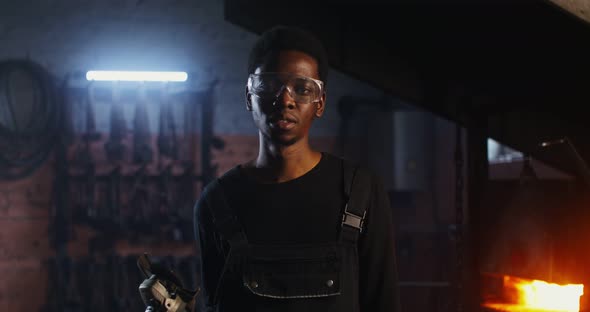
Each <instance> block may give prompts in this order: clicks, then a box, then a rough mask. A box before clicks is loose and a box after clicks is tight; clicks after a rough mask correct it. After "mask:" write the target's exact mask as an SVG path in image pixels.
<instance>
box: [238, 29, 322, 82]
mask: <svg viewBox="0 0 590 312" xmlns="http://www.w3.org/2000/svg"><path fill="white" fill-rule="evenodd" d="M285 50H296V51H300V52H303V53H305V54H308V55H309V56H311V57H313V58H314V59H315V60H316V62H317V63H318V75H319V77H320V80H322V81H323V82H324V85H325V84H327V78H328V69H329V64H328V55H327V53H326V50H325V48H324V45H323V44H322V43H321V41H320V40H319V39H318V38H317V37H316V36H314V35H313V34H311V33H310V32H308V31H306V30H304V29H301V28H297V27H293V26H283V25H279V26H275V27H273V28H271V29H269V30H267V31H265V32H264V33H263V34H262V35H261V36H260V38H259V39H258V41H256V43H255V44H254V47H253V48H252V50H251V51H250V57H249V58H248V74H252V73H254V71H255V70H256V68H257V67H259V66H261V65H264V64H265V62H267V61H268V60H269V59H271V58H272V57H275V56H276V55H277V54H278V53H279V52H281V51H285Z"/></svg>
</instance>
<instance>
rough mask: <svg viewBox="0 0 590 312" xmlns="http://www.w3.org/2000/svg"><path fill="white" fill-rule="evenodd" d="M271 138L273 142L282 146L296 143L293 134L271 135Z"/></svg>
mask: <svg viewBox="0 0 590 312" xmlns="http://www.w3.org/2000/svg"><path fill="white" fill-rule="evenodd" d="M271 139H272V141H273V142H274V143H276V144H279V145H282V146H291V145H293V144H295V143H297V141H298V139H297V137H295V136H286V135H280V134H278V135H272V136H271Z"/></svg>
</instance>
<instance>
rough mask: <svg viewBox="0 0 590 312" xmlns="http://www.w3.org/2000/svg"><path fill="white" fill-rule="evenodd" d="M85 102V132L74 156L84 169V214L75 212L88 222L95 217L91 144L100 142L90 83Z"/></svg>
mask: <svg viewBox="0 0 590 312" xmlns="http://www.w3.org/2000/svg"><path fill="white" fill-rule="evenodd" d="M85 95H86V96H85V97H84V99H85V101H84V103H85V122H86V125H85V132H84V133H83V134H82V136H81V140H82V147H81V148H78V150H77V151H76V153H75V154H74V159H75V162H76V163H77V164H78V166H80V167H82V168H84V175H85V179H84V180H85V183H84V184H83V185H84V189H83V190H82V192H81V193H82V194H83V195H82V201H83V203H84V204H83V206H84V210H85V211H84V212H85V213H80V212H77V213H76V215H78V216H79V217H80V218H81V219H83V220H86V221H88V220H89V219H92V218H95V217H96V216H97V209H96V205H95V200H96V165H95V162H94V157H93V156H92V155H93V151H92V144H93V142H96V141H98V140H100V133H98V132H97V131H96V119H95V115H94V104H93V102H94V101H93V100H94V86H93V84H92V83H90V84H89V85H88V86H87V87H86V94H85Z"/></svg>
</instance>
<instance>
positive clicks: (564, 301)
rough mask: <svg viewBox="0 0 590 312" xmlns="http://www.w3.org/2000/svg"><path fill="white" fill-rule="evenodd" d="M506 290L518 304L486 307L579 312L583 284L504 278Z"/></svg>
mask: <svg viewBox="0 0 590 312" xmlns="http://www.w3.org/2000/svg"><path fill="white" fill-rule="evenodd" d="M504 289H505V290H507V291H509V292H512V293H514V294H515V295H516V302H517V303H513V304H506V303H485V304H484V306H485V307H488V308H492V309H494V310H499V311H552V312H579V311H580V297H581V296H582V295H583V294H584V285H582V284H567V285H559V284H551V283H547V282H544V281H539V280H527V279H522V278H516V277H511V276H504Z"/></svg>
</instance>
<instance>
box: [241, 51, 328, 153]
mask: <svg viewBox="0 0 590 312" xmlns="http://www.w3.org/2000/svg"><path fill="white" fill-rule="evenodd" d="M264 73H279V75H278V76H277V77H280V78H278V79H277V80H278V83H279V84H281V83H284V88H280V87H279V88H276V89H277V90H279V91H278V92H277V93H274V94H273V95H272V96H260V92H257V91H258V90H252V89H251V88H253V87H252V85H250V84H249V85H248V86H247V89H246V100H247V108H248V110H250V111H252V116H253V118H254V122H255V124H256V126H257V127H258V129H259V130H260V132H261V133H262V135H263V136H264V137H265V138H267V139H269V140H270V141H271V142H273V143H276V144H280V145H292V144H294V143H296V142H298V141H299V140H301V139H302V138H306V137H307V136H308V133H309V129H310V127H311V124H312V121H313V120H314V119H315V118H316V117H320V116H321V115H322V114H323V112H324V102H325V94H324V93H323V88H322V90H321V91H322V92H321V94H320V95H319V97H318V98H317V99H316V100H315V101H313V102H312V101H307V100H305V99H306V97H304V96H296V92H298V93H297V94H302V92H303V91H301V90H300V89H301V88H300V86H301V85H302V84H303V83H302V82H301V81H302V80H305V77H307V78H313V79H316V80H317V79H319V75H318V64H317V62H316V60H315V59H314V58H313V57H311V56H309V55H307V54H305V53H303V52H299V51H292V50H287V51H281V52H280V53H279V54H278V55H276V57H275V59H273V60H270V62H266V64H265V65H262V66H259V67H258V68H257V69H256V71H255V72H254V74H262V75H264ZM294 77H295V78H294ZM297 77H299V78H297ZM312 82H313V81H312V80H307V83H312ZM315 84H317V83H314V85H315ZM295 98H297V100H296V99H295Z"/></svg>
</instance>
